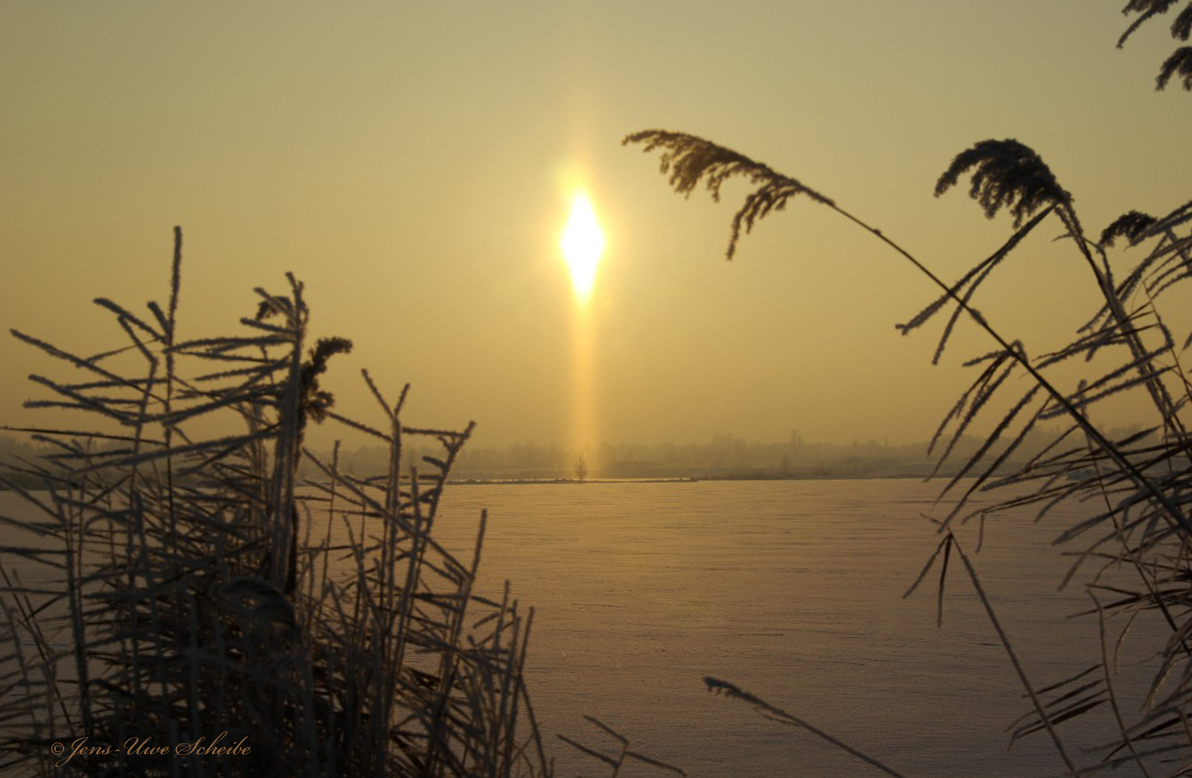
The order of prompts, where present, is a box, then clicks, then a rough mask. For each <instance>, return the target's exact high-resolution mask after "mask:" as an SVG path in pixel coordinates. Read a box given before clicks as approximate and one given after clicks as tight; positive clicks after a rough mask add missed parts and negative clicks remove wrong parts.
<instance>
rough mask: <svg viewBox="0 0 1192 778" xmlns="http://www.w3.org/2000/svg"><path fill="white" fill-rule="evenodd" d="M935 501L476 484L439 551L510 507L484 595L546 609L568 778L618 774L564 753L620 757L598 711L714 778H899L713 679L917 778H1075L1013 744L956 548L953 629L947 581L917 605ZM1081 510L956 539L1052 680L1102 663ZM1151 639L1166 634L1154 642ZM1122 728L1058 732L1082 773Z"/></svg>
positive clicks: (1028, 663) (859, 493) (1005, 691)
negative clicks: (1083, 565)
mask: <svg viewBox="0 0 1192 778" xmlns="http://www.w3.org/2000/svg"><path fill="white" fill-rule="evenodd" d="M937 489H938V486H937V485H936V484H924V483H921V482H918V481H911V480H868V481H857V480H849V481H785V482H774V481H769V482H697V483H639V484H631V483H607V484H602V483H589V484H583V485H574V484H572V485H553V486H552V485H541V486H534V485H477V486H458V487H454V488H449V489H448V491H447V493H446V495H445V497H444V504H445V506H446V513H445V514H444V515H443V516H442V517H441V522H440V524H439V525H438V526H437V528H436V535H437V536H438V538H439V540H440V542H443V543H445V544H446V545H448V547H449V548H460V549H463V548H468V547H470V543H469V539H470V537H471V533H472V532H473V531H474V525H475V518H476V517H477V516H478V515H479V511H480V509H481V508H482V507H487V508H488V510H489V523H488V536H487V539H486V542H485V546H484V553H483V559H482V563H481V579H482V581H481V591H482V593H483V592H487V593H489V594H493V595H495V594H499V593H500V591H501V587H502V586H503V583H504V580H505V579H508V580H510V581H511V582H512V592H513V594H514V596H516V597H517V598H518V599H519V600H520V601H521V603H522V604H523V606H529V605H533V606H534V608H535V618H534V627H533V635H532V637H531V644H530V658H529V666H530V670H529V676H530V683H531V692H532V697H533V699H534V701H535V707H536V711H537V713H538V715H539V718H540V720H541V722H542V725H543V727H544V729H545V730H546V731H547V732H549V733H552V737H551V740H552V741H553V744H551V747H552V748H553V752H554V754H555V755H556V756H557V758H558V765H559V766H560V767H561V768H563V769H561V770H560V772H559V774H560V775H561V776H564V777H566V776H572V775H576V774H583V775H596V776H599V775H607V774H608V770H607V768H606V767H605V766H603V765H601V764H599V763H597V762H594V761H593V760H591V759H590V758H587V757H582V756H580V755H579V754H578V753H577V752H575V751H574V750H572V749H570V748H569V747H567V746H565V745H564V744H563V743H562V742H561V741H558V740H557V739H555V738H554V737H553V733H562V734H565V735H568V736H570V737H573V738H575V739H578V740H580V741H582V742H586V743H588V744H589V745H593V746H599V747H604V748H606V749H608V750H615V749H613V744H612V742H611V741H610V740H609V739H608V738H607V736H603V735H602V734H601V733H600V732H599V730H598V729H596V728H595V727H594V726H592V725H591V724H589V723H587V722H585V721H584V720H583V715H584V714H588V715H592V716H595V717H597V718H599V719H601V720H602V721H604V722H605V723H607V724H609V725H610V726H612V727H614V728H615V729H617V730H619V731H620V732H621V733H622V734H623V735H625V736H626V737H628V738H630V740H631V741H632V744H633V747H635V748H638V749H640V750H642V751H643V752H644V753H646V754H648V755H650V756H653V757H655V758H658V759H661V760H664V761H666V762H670V763H672V764H675V765H678V766H680V767H682V768H684V769H685V770H687V772H688V773H689V774H690V775H692V776H708V777H709V778H711V777H712V776H725V775H739V776H757V777H758V778H764V777H765V776H775V777H777V776H790V775H808V776H820V775H870V774H873V775H877V774H878V773H877V772H875V771H873V770H872V768H869V767H867V766H865V765H864V764H862V763H861V762H859V761H856V760H855V759H854V758H853V757H851V756H849V755H847V754H844V753H842V752H840V751H838V750H836V749H834V748H832V747H830V746H827V745H826V744H824V743H823V742H822V741H820V740H818V739H816V738H815V737H813V736H812V735H810V734H808V733H807V732H806V731H803V730H798V729H794V728H791V727H787V726H783V725H780V724H777V723H774V722H771V721H767V720H765V719H763V718H762V717H760V716H759V715H757V714H756V713H755V712H753V711H752V710H751V709H750V708H749V707H748V706H747V705H745V704H743V703H741V702H738V701H733V700H726V699H724V698H722V697H717V696H713V695H711V694H708V693H707V692H706V691H705V687H704V684H703V681H702V678H703V677H704V676H705V675H711V676H714V677H717V678H721V679H724V680H729V681H732V682H733V683H735V684H737V685H738V686H739V687H741V688H743V689H745V690H747V691H750V692H752V693H754V694H756V695H758V696H761V697H763V698H765V699H766V700H767V701H768V702H770V703H772V704H774V705H777V706H778V707H781V708H783V709H785V710H787V711H789V712H791V713H793V714H795V715H797V716H800V717H802V718H804V719H806V720H808V721H809V722H811V723H812V724H814V725H816V726H818V727H820V728H822V729H825V730H827V731H829V732H830V733H832V734H834V735H835V736H837V737H839V738H841V739H842V740H844V741H845V742H847V743H849V744H851V745H854V746H856V747H857V748H859V749H860V750H863V751H866V752H868V753H870V754H871V755H872V756H874V757H876V758H878V759H880V760H882V761H884V762H885V763H887V764H888V765H889V766H891V767H893V768H894V769H896V770H898V771H900V772H902V773H903V774H905V775H908V776H953V775H966V776H994V775H997V776H1008V775H1014V776H1032V775H1048V774H1060V773H1062V764H1061V762H1060V761H1059V760H1058V758H1057V757H1056V756H1055V755H1054V749H1053V747H1052V745H1051V743H1050V741H1049V740H1048V739H1047V736H1046V735H1045V734H1044V735H1033V736H1031V737H1029V738H1027V739H1026V740H1022V741H1019V742H1018V743H1017V744H1016V745H1015V746H1014V748H1013V750H1011V751H1007V745H1008V742H1009V736H1008V734H1007V732H1006V727H1007V726H1008V725H1009V724H1010V723H1011V721H1013V720H1014V719H1015V718H1017V717H1018V716H1019V715H1020V714H1022V713H1025V712H1026V711H1027V710H1028V708H1029V702H1028V701H1027V700H1026V699H1024V697H1023V693H1022V687H1021V685H1020V683H1019V681H1018V679H1017V677H1016V675H1015V674H1014V671H1013V668H1012V665H1011V663H1010V661H1009V659H1008V658H1007V656H1006V654H1005V652H1004V651H1003V649H1002V648H1001V646H1000V643H999V642H998V638H997V635H996V633H995V631H994V629H993V628H992V626H991V625H990V623H989V621H988V618H987V616H986V615H985V612H984V610H983V608H982V606H981V604H980V602H979V600H978V599H977V598H976V596H975V594H974V590H973V588H972V586H971V585H970V584H969V582H968V580H967V579H966V577H965V573H964V569H963V566H962V565H961V564H960V563H959V561H958V560H957V558H956V557H955V555H953V557H952V560H951V566H950V570H949V575H948V579H949V583H948V588H947V593H946V595H945V600H944V624H943V628H942V629H937V628H936V624H935V618H936V613H935V609H936V596H935V595H936V590H937V585H938V574H937V573H938V566H937V568H936V569H935V571H933V573H932V574H931V576H929V578H928V580H927V582H926V583H925V584H924V585H923V587H922V588H921V589H920V590H919V591H917V592H916V593H915V594H914V595H912V596H911V597H910V598H909V599H903V597H902V595H903V593H904V592H905V591H906V589H907V588H908V586H909V585H910V584H911V582H912V581H913V580H914V579H915V577H916V576H917V575H918V573H919V571H920V569H921V568H922V566H923V564H924V563H925V562H926V560H927V559H928V557H929V556H930V554H931V552H932V551H933V550H934V548H935V546H936V544H937V543H938V542H939V536H938V535H936V534H935V528H934V526H933V525H932V524H931V523H930V522H928V521H927V520H926V519H924V518H922V517H923V516H924V515H937V516H940V515H942V514H943V512H944V511H943V510H941V509H938V508H937V509H934V513H933V502H934V499H935V496H936V493H937ZM1077 515H1080V514H1079V512H1078V511H1077V509H1076V508H1072V509H1066V510H1060V511H1057V512H1055V513H1053V514H1050V515H1049V516H1048V517H1047V518H1046V519H1045V520H1044V522H1043V523H1042V524H1041V525H1036V524H1034V523H1033V522H1032V521H1031V519H1032V517H1031V516H1029V515H1018V516H1013V515H1011V516H1003V517H1001V518H999V519H997V520H991V521H990V522H988V524H987V526H986V530H985V537H984V545H983V548H982V550H981V552H980V553H979V554H975V553H973V552H975V550H976V546H977V531H976V530H977V528H976V526H973V527H970V528H966V529H965V530H964V531H963V532H960V533H958V534H959V536H960V538H961V540H962V543H963V544H964V548H965V550H966V551H967V552H969V554H970V556H971V557H972V558H973V560H974V563H975V565H976V567H977V570H978V572H979V574H980V576H981V580H982V583H983V585H984V587H985V589H986V591H987V593H988V594H989V596H990V597H991V599H992V600H993V601H994V603H995V607H996V609H997V615H998V617H999V619H1000V620H1001V621H1002V624H1003V626H1004V627H1005V629H1006V631H1007V633H1008V635H1009V637H1010V639H1011V641H1012V642H1013V644H1014V646H1015V649H1016V650H1017V651H1018V653H1019V655H1020V658H1021V659H1022V660H1023V663H1024V665H1025V668H1026V671H1027V673H1028V675H1029V677H1030V679H1031V681H1032V682H1033V683H1034V684H1035V685H1036V686H1037V687H1041V686H1045V685H1047V684H1050V683H1053V682H1056V681H1059V680H1062V679H1064V678H1067V677H1069V676H1072V675H1074V674H1075V673H1076V672H1078V671H1080V670H1083V669H1085V668H1087V667H1088V666H1090V665H1091V664H1092V663H1094V662H1095V661H1097V660H1098V659H1099V652H1100V648H1099V642H1098V626H1097V619H1096V617H1095V616H1091V617H1087V616H1086V617H1083V618H1079V619H1068V618H1066V617H1067V616H1069V615H1070V614H1072V613H1075V612H1077V611H1081V610H1086V609H1088V608H1089V607H1090V606H1091V601H1090V600H1089V598H1088V596H1087V594H1086V593H1085V592H1084V589H1083V587H1081V586H1078V585H1075V584H1073V585H1071V586H1069V587H1068V589H1067V590H1065V591H1063V592H1058V591H1057V586H1058V584H1059V583H1060V581H1061V580H1062V578H1063V574H1064V572H1065V571H1066V570H1067V567H1068V565H1069V564H1070V562H1071V559H1070V558H1067V559H1066V558H1063V557H1061V556H1060V553H1059V551H1058V550H1057V549H1055V548H1054V547H1051V546H1050V541H1051V539H1052V538H1053V537H1054V536H1055V535H1056V534H1058V531H1059V527H1061V526H1062V525H1064V524H1065V522H1066V520H1067V519H1070V518H1072V517H1074V516H1077ZM468 558H470V556H469V557H468ZM1148 631H1149V634H1150V635H1161V634H1162V632H1161V630H1160V629H1158V628H1155V629H1150V630H1140V631H1139V639H1140V640H1141V638H1142V637H1143V636H1144V635H1146V634H1147V633H1148ZM1140 654H1141V652H1135V655H1136V656H1137V655H1140ZM1123 671H1124V672H1126V673H1127V674H1128V673H1129V672H1130V669H1129V668H1128V667H1126V668H1123ZM1133 675H1134V677H1135V679H1137V677H1138V672H1137V670H1135V672H1134V673H1133ZM1134 710H1136V707H1133V706H1131V707H1128V708H1127V709H1126V711H1124V712H1125V714H1126V715H1127V716H1129V714H1131V713H1133V712H1134ZM1098 714H1100V715H1098ZM1094 721H1096V722H1098V725H1094V723H1093V722H1094ZM1110 722H1111V718H1110V711H1109V707H1108V706H1102V708H1101V709H1099V710H1098V711H1096V712H1094V714H1091V715H1090V716H1089V717H1088V718H1086V719H1081V720H1078V721H1076V722H1074V723H1071V724H1069V725H1068V726H1067V727H1064V726H1061V727H1060V731H1061V734H1064V735H1066V736H1068V737H1070V738H1071V739H1072V743H1073V746H1074V748H1073V749H1072V750H1073V752H1075V753H1074V756H1075V758H1076V761H1077V762H1078V764H1088V763H1090V762H1091V761H1094V760H1093V759H1092V758H1091V757H1089V756H1086V755H1082V754H1080V753H1079V748H1077V747H1075V746H1079V745H1080V744H1082V743H1083V744H1086V745H1087V744H1091V743H1093V742H1096V741H1097V740H1098V736H1107V735H1110V734H1112V732H1113V727H1112V725H1111V723H1110ZM1127 772H1128V771H1127ZM622 774H625V773H624V772H623V773H622ZM629 774H631V775H638V774H640V775H652V774H659V775H660V774H662V773H658V772H657V771H656V770H652V769H648V768H645V767H644V766H640V765H639V766H636V767H635V769H634V770H633V771H632V772H631V773H629ZM1114 774H1115V775H1121V774H1123V773H1122V772H1121V771H1118V772H1116V773H1114Z"/></svg>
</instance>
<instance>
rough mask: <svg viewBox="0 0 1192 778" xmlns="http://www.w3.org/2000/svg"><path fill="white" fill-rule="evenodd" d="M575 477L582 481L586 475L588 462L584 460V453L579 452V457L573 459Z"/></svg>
mask: <svg viewBox="0 0 1192 778" xmlns="http://www.w3.org/2000/svg"><path fill="white" fill-rule="evenodd" d="M575 477H576V478H578V479H579V480H580V482H581V483H582V482H583V480H584V479H585V478H587V477H588V463H587V462H585V461H584V455H583V454H580V455H579V459H576V460H575Z"/></svg>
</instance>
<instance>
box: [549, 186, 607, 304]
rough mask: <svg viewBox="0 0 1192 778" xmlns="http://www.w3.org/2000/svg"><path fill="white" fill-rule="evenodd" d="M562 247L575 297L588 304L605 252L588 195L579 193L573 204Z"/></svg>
mask: <svg viewBox="0 0 1192 778" xmlns="http://www.w3.org/2000/svg"><path fill="white" fill-rule="evenodd" d="M559 245H560V247H561V248H562V249H563V258H564V259H566V260H567V266H568V267H569V268H570V269H571V288H572V289H574V290H575V297H576V299H577V300H579V301H580V302H581V303H586V302H587V301H588V298H589V297H590V296H591V294H592V286H593V284H595V283H596V266H597V265H598V264H599V263H600V255H601V253H602V252H603V251H604V233H603V232H601V231H600V225H599V224H597V223H596V212H595V211H594V210H592V201H591V200H589V199H588V195H587V194H586V193H585V192H582V191H581V192H576V193H575V196H574V197H573V198H572V200H571V215H570V216H569V217H568V218H567V226H566V228H564V230H563V237H562V239H561V240H560V241H559Z"/></svg>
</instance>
